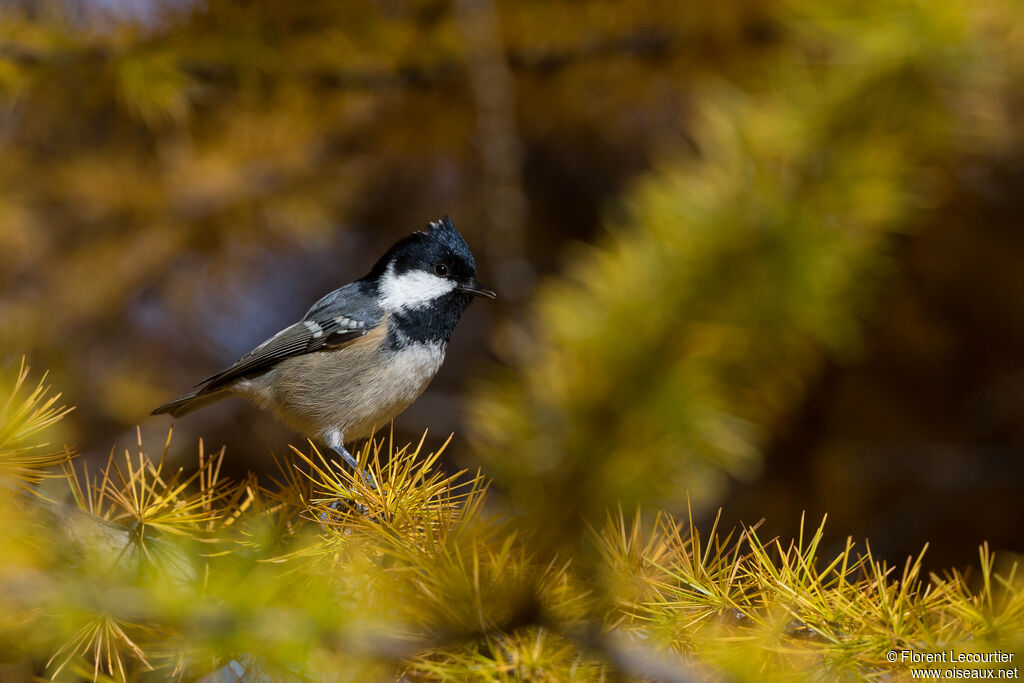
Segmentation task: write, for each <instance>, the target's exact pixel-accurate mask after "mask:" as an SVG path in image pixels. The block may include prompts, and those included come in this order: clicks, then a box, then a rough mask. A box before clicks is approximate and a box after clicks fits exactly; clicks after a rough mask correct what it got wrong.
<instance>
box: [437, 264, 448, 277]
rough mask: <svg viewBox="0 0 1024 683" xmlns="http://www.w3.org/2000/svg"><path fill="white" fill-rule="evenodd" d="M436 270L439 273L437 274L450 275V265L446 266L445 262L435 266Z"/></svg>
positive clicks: (441, 275)
mask: <svg viewBox="0 0 1024 683" xmlns="http://www.w3.org/2000/svg"><path fill="white" fill-rule="evenodd" d="M434 272H435V273H437V275H438V276H440V277H445V276H446V275H448V266H446V265H445V264H443V263H438V264H437V265H436V266H434Z"/></svg>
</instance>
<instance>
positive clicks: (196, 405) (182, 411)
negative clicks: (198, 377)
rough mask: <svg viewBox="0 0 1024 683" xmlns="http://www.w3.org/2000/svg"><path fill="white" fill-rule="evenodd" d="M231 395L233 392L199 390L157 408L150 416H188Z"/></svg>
mask: <svg viewBox="0 0 1024 683" xmlns="http://www.w3.org/2000/svg"><path fill="white" fill-rule="evenodd" d="M230 395H231V392H230V391H227V390H226V389H222V390H220V391H211V392H209V393H203V392H202V390H201V389H197V390H196V391H193V392H192V393H190V394H185V395H184V396H179V397H178V398H176V399H174V400H173V401H168V402H167V403H164V404H163V405H161V406H158V407H156V408H155V409H154V410H153V412H152V413H150V414H151V415H163V414H165V413H166V414H169V415H171V416H172V417H181V416H182V415H188V414H189V413H191V412H192V411H193V410H198V409H200V408H202V407H203V406H208V405H210V404H211V403H216V402H217V401H220V400H221V399H225V398H227V397H228V396H230Z"/></svg>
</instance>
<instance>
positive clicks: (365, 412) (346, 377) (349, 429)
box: [233, 335, 445, 441]
mask: <svg viewBox="0 0 1024 683" xmlns="http://www.w3.org/2000/svg"><path fill="white" fill-rule="evenodd" d="M369 337H370V335H367V338H364V339H367V341H368V342H371V341H372V340H371V339H369ZM444 353H445V345H444V344H441V343H438V344H415V345H412V346H410V347H408V348H407V349H403V350H401V351H397V352H384V351H381V350H380V345H379V343H376V344H371V343H359V342H357V343H354V344H352V345H349V346H346V347H344V348H342V349H339V350H337V351H325V352H317V353H311V354H306V355H302V356H295V357H292V358H288V359H285V360H284V361H282V362H281V363H279V364H278V365H276V366H275V367H274V368H272V369H271V370H270V371H268V372H267V373H265V374H264V375H261V376H260V377H256V378H253V379H249V380H243V381H242V382H239V383H238V384H236V385H235V387H233V389H234V390H235V391H236V392H238V393H239V394H242V395H243V396H245V397H247V398H249V399H250V400H252V401H254V402H255V403H257V404H258V405H261V406H262V407H264V408H267V409H269V410H270V411H271V412H273V413H274V414H275V415H276V416H277V417H278V418H279V419H280V420H281V421H283V422H285V423H286V424H288V425H290V426H291V427H292V428H293V429H296V430H297V431H300V432H302V433H303V434H305V435H308V436H322V435H323V434H324V433H325V432H328V431H331V430H339V431H340V432H341V433H342V434H343V436H344V440H345V441H352V440H355V439H360V438H362V437H365V436H369V435H370V434H372V433H373V431H374V430H375V429H380V428H381V427H384V426H386V425H387V424H388V423H389V422H390V421H391V419H392V418H394V417H395V416H397V415H398V414H399V413H401V412H402V411H403V410H405V409H406V408H408V407H409V405H410V404H412V402H413V401H415V400H416V399H417V398H418V397H419V395H420V394H422V393H423V391H424V390H425V389H426V388H427V385H428V384H430V380H432V379H433V378H434V376H435V375H436V374H437V371H438V369H440V367H441V363H442V362H443V361H444Z"/></svg>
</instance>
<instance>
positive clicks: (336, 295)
mask: <svg viewBox="0 0 1024 683" xmlns="http://www.w3.org/2000/svg"><path fill="white" fill-rule="evenodd" d="M381 316H382V311H381V310H380V308H379V307H378V306H377V305H376V301H375V300H374V298H373V297H372V296H368V295H366V294H365V293H364V292H363V291H362V289H361V287H360V286H359V283H352V284H349V285H345V286H344V287H342V288H341V289H336V290H334V291H333V292H331V293H330V294H328V295H327V296H325V297H323V298H322V299H320V301H318V302H316V303H315V304H313V307H312V308H310V309H309V311H308V312H307V313H306V317H305V318H303V319H302V320H301V321H300V322H297V323H295V324H294V325H290V326H289V327H286V328H284V329H283V330H281V331H280V332H278V333H277V334H275V335H274V336H273V337H271V338H270V339H268V340H266V341H265V342H263V343H262V344H260V345H259V346H257V347H256V348H255V349H253V350H252V351H250V352H249V353H247V354H245V355H244V356H242V358H241V359H239V361H238V362H237V363H235V364H234V365H232V366H231V367H230V368H227V369H226V370H222V371H221V372H218V373H217V374H215V375H211V376H210V377H207V378H206V379H204V380H203V381H202V382H200V383H199V384H197V385H196V386H202V387H203V388H202V390H201V391H203V392H206V391H209V390H212V389H217V388H218V387H223V386H224V385H226V384H228V383H230V382H232V381H234V380H236V379H239V378H241V377H244V376H247V375H252V374H254V373H257V372H260V371H263V370H266V369H267V368H270V367H271V366H273V365H276V364H277V363H279V362H281V361H282V360H284V359H285V358H289V357H291V356H298V355H301V354H304V353H313V352H315V351H324V350H327V349H336V348H338V347H340V346H344V345H346V344H348V343H350V342H353V341H355V340H356V339H358V338H359V337H362V336H363V335H365V334H366V333H367V332H369V331H370V330H372V329H373V328H374V327H376V326H377V323H378V322H380V319H381Z"/></svg>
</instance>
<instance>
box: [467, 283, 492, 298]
mask: <svg viewBox="0 0 1024 683" xmlns="http://www.w3.org/2000/svg"><path fill="white" fill-rule="evenodd" d="M459 289H460V290H461V291H463V292H468V293H469V294H472V295H473V296H482V297H486V298H488V299H493V298H494V297H496V296H497V294H495V293H494V291H493V290H490V289H487V288H486V287H481V286H480V285H479V284H478V283H476V282H473V283H471V284H468V285H459Z"/></svg>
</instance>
